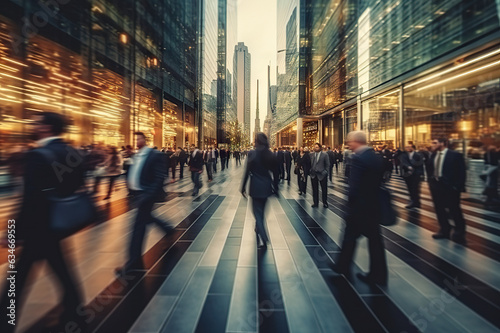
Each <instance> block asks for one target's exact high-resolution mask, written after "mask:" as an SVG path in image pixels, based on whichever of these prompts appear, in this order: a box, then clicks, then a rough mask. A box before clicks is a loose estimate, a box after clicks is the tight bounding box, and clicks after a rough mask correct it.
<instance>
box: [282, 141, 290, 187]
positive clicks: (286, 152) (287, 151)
mask: <svg viewBox="0 0 500 333" xmlns="http://www.w3.org/2000/svg"><path fill="white" fill-rule="evenodd" d="M283 160H284V161H285V170H286V180H288V183H290V171H291V170H292V154H291V153H290V148H285V150H284V151H283Z"/></svg>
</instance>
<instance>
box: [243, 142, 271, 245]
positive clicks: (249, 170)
mask: <svg viewBox="0 0 500 333" xmlns="http://www.w3.org/2000/svg"><path fill="white" fill-rule="evenodd" d="M271 175H272V177H271ZM249 178H250V191H249V194H250V197H251V198H252V208H253V214H254V216H255V232H256V233H257V242H258V243H259V247H260V248H263V249H266V248H267V243H268V242H269V237H268V236H267V232H266V226H265V224H264V212H265V208H266V203H267V198H268V197H269V196H271V195H272V194H273V193H276V194H277V193H278V184H279V171H278V165H277V163H276V157H275V156H274V154H273V153H272V152H271V151H270V150H269V142H268V140H267V136H266V135H265V134H264V133H257V135H256V136H255V150H251V151H250V152H249V153H248V158H247V161H246V165H245V173H244V175H243V182H242V185H241V193H242V194H243V196H246V185H247V182H248V179H249Z"/></svg>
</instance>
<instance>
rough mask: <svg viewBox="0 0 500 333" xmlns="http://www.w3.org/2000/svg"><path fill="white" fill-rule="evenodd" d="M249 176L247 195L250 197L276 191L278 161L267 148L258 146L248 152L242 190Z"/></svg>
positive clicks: (267, 194) (267, 195) (264, 195)
mask: <svg viewBox="0 0 500 333" xmlns="http://www.w3.org/2000/svg"><path fill="white" fill-rule="evenodd" d="M271 174H272V177H271ZM249 177H250V191H249V195H250V196H251V197H253V198H267V197H269V196H270V195H272V194H273V193H276V192H277V189H278V183H279V169H278V163H277V162H276V157H275V156H274V155H273V153H272V152H271V151H270V150H269V149H267V148H258V149H255V150H251V151H250V152H248V158H247V161H246V166H245V174H244V176H243V182H242V185H241V190H242V191H244V190H245V189H246V185H247V182H248V178H249Z"/></svg>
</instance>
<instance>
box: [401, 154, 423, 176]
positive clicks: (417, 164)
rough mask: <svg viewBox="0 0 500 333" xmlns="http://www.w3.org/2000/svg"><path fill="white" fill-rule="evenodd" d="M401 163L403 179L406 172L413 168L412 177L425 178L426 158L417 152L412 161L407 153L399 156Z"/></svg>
mask: <svg viewBox="0 0 500 333" xmlns="http://www.w3.org/2000/svg"><path fill="white" fill-rule="evenodd" d="M399 161H400V163H401V168H402V169H403V171H404V173H403V177H405V174H406V172H408V171H409V170H410V169H409V168H410V167H412V168H413V173H412V175H415V176H418V177H420V176H423V174H424V158H423V156H422V155H421V154H420V153H419V152H417V151H415V152H414V153H413V157H412V158H411V159H410V155H409V154H408V153H407V152H403V153H401V154H400V155H399Z"/></svg>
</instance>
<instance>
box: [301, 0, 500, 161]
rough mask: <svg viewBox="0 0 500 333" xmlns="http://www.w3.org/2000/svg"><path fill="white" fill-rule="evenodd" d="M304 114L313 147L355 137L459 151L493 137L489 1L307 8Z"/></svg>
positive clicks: (494, 18)
mask: <svg viewBox="0 0 500 333" xmlns="http://www.w3.org/2000/svg"><path fill="white" fill-rule="evenodd" d="M313 4H314V5H313V6H312V7H311V11H310V14H309V15H310V16H311V24H312V31H313V33H312V35H311V75H310V77H309V78H310V83H311V101H310V102H311V103H310V105H311V112H310V115H308V116H309V117H310V119H314V118H317V119H318V120H317V121H318V127H319V130H318V139H320V140H322V141H323V142H325V143H327V144H328V145H332V146H338V145H341V144H342V143H343V139H344V137H345V134H346V133H347V132H348V131H350V130H352V129H355V128H357V129H362V130H365V131H367V132H368V134H369V140H370V142H371V143H372V144H373V145H388V146H389V147H394V148H397V147H402V146H403V145H404V144H405V143H406V142H408V141H411V142H413V143H415V144H416V145H417V146H427V145H429V143H430V140H431V138H433V137H436V136H446V137H448V138H450V139H451V140H452V142H453V143H455V144H456V145H458V146H459V147H460V149H462V151H463V152H465V153H470V154H472V153H471V152H472V151H477V149H476V148H477V147H478V146H482V145H488V144H491V143H496V142H498V140H499V139H500V137H499V135H500V132H498V128H497V126H498V125H497V123H498V118H497V110H496V109H497V107H496V104H497V102H496V99H495V96H496V90H498V85H499V83H500V81H499V79H500V76H499V75H498V74H499V73H498V71H499V70H500V67H499V65H500V63H499V62H498V61H497V60H498V52H499V48H500V44H499V42H500V39H499V7H498V6H497V2H496V1H493V0H491V1H458V0H448V1H439V2H436V1H426V0H420V1H408V2H404V3H403V2H401V1H389V0H388V1H340V2H339V1H314V2H313Z"/></svg>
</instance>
